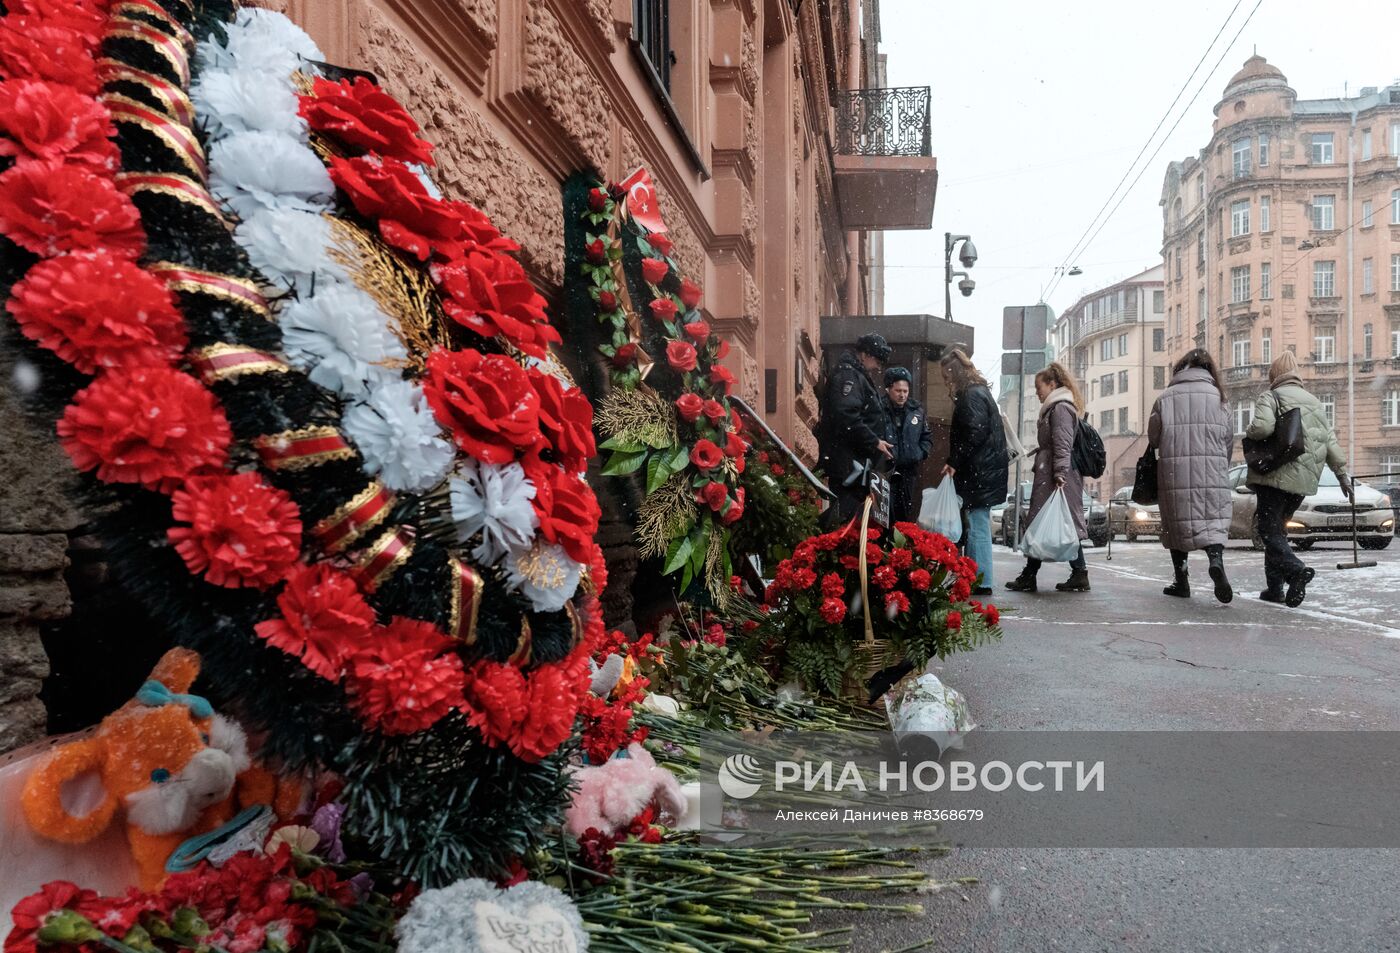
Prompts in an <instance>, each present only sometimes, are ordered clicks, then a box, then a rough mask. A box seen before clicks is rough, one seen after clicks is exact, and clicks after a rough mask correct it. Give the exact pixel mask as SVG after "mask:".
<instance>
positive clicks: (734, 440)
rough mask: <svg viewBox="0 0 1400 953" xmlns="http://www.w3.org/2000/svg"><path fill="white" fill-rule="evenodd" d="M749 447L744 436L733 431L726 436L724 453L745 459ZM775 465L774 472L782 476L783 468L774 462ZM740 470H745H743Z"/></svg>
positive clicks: (737, 459)
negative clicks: (781, 470)
mask: <svg viewBox="0 0 1400 953" xmlns="http://www.w3.org/2000/svg"><path fill="white" fill-rule="evenodd" d="M748 449H749V445H748V443H747V442H746V441H745V440H744V438H743V437H741V436H739V435H738V434H737V433H731V434H730V435H729V436H728V437H726V438H725V441H724V455H725V456H726V457H733V458H734V459H735V460H736V461H742V460H743V459H744V454H745V453H747V452H748ZM773 467H774V469H773V472H774V474H776V475H777V476H782V473H780V472H779V470H780V469H781V468H780V467H778V465H777V464H774V465H773ZM740 472H743V471H742V470H741V471H740Z"/></svg>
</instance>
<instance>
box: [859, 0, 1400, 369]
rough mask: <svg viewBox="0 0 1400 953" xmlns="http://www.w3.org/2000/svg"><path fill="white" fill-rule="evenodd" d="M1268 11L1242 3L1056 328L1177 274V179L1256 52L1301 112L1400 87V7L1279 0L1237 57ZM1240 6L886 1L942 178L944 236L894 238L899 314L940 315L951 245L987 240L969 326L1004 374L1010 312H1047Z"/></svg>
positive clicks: (897, 67) (892, 45)
mask: <svg viewBox="0 0 1400 953" xmlns="http://www.w3.org/2000/svg"><path fill="white" fill-rule="evenodd" d="M1254 4H1255V0H1242V2H1241V3H1240V4H1239V6H1238V9H1237V10H1235V12H1234V16H1233V17H1232V18H1231V19H1230V21H1229V25H1228V27H1227V28H1226V29H1225V32H1224V33H1223V34H1222V35H1221V37H1220V39H1219V41H1217V43H1216V46H1215V48H1214V49H1213V50H1212V51H1211V53H1210V55H1209V56H1208V57H1207V59H1206V61H1205V63H1204V64H1203V65H1202V66H1201V69H1200V71H1199V72H1198V73H1197V74H1196V77H1195V79H1194V80H1192V82H1191V84H1190V85H1189V86H1188V87H1187V90H1186V92H1185V94H1184V95H1183V96H1182V98H1181V101H1180V102H1179V103H1178V104H1177V106H1176V109H1175V110H1174V111H1173V112H1172V115H1171V118H1169V119H1168V120H1167V122H1166V124H1165V125H1164V126H1163V128H1162V131H1161V132H1160V133H1159V134H1158V139H1157V140H1156V141H1154V142H1153V145H1152V146H1151V147H1150V148H1149V149H1148V150H1147V153H1146V154H1145V155H1144V156H1143V160H1142V162H1145V161H1146V159H1147V156H1150V155H1151V154H1152V152H1153V151H1154V150H1155V149H1156V142H1157V141H1160V140H1161V138H1162V135H1163V134H1164V133H1165V132H1166V130H1167V129H1169V128H1170V127H1171V125H1172V123H1174V122H1175V121H1176V118H1177V116H1178V115H1179V114H1180V113H1181V111H1182V109H1183V107H1184V106H1185V104H1186V103H1187V102H1188V101H1189V100H1190V99H1191V97H1192V96H1194V95H1195V94H1196V92H1197V90H1198V89H1200V88H1201V83H1202V80H1205V86H1204V89H1202V91H1201V92H1200V95H1199V96H1198V97H1197V98H1196V101H1195V103H1194V104H1192V105H1191V107H1190V109H1189V110H1187V111H1186V114H1185V118H1184V119H1182V120H1181V124H1180V125H1179V126H1177V129H1176V131H1175V132H1174V133H1172V134H1171V135H1170V136H1169V137H1167V138H1166V145H1165V146H1164V147H1163V148H1162V150H1161V151H1160V152H1159V153H1158V154H1157V157H1156V158H1155V159H1153V160H1152V161H1151V163H1150V164H1149V165H1148V168H1147V171H1146V172H1145V173H1144V174H1143V175H1142V178H1141V179H1139V180H1138V183H1137V185H1136V186H1135V187H1134V188H1133V189H1132V191H1131V192H1130V193H1129V194H1128V197H1127V199H1126V201H1124V202H1123V204H1122V206H1121V207H1120V208H1119V210H1118V212H1117V213H1116V214H1115V215H1114V216H1113V218H1112V219H1111V220H1110V221H1109V223H1108V225H1107V227H1105V228H1104V229H1103V231H1102V232H1101V233H1100V234H1099V236H1098V237H1097V238H1096V239H1095V240H1094V241H1093V243H1092V244H1090V245H1089V246H1088V248H1087V249H1085V250H1084V251H1082V252H1080V253H1078V254H1076V255H1075V258H1074V260H1073V261H1071V262H1069V264H1078V265H1079V267H1081V268H1082V269H1083V270H1084V274H1083V276H1082V277H1079V278H1065V279H1064V280H1063V281H1062V282H1061V283H1060V285H1059V287H1058V289H1057V290H1056V291H1055V292H1054V293H1053V294H1052V295H1050V296H1049V297H1048V298H1047V300H1048V302H1049V304H1050V305H1051V306H1052V307H1053V308H1054V309H1055V311H1056V312H1057V313H1058V312H1060V311H1063V310H1064V309H1065V308H1067V307H1068V306H1069V305H1071V304H1073V303H1074V302H1075V300H1076V299H1077V298H1078V297H1079V296H1080V295H1081V294H1083V293H1085V292H1088V291H1092V290H1093V289H1095V288H1099V287H1103V286H1105V285H1108V284H1112V283H1113V282H1115V281H1119V280H1121V279H1123V278H1126V277H1128V276H1130V275H1133V274H1136V273H1137V272H1139V271H1141V270H1143V269H1145V268H1148V267H1151V266H1152V265H1154V264H1158V263H1160V261H1161V257H1160V252H1161V240H1162V214H1161V209H1160V208H1159V207H1158V205H1157V202H1158V200H1159V198H1160V196H1161V189H1162V178H1163V175H1164V174H1165V172H1166V166H1167V163H1168V162H1169V161H1171V160H1173V159H1182V158H1185V157H1186V156H1188V155H1195V154H1196V153H1197V152H1198V151H1199V150H1200V149H1201V148H1202V147H1203V146H1204V145H1205V144H1206V142H1207V140H1208V139H1209V137H1210V130H1211V121H1212V118H1213V116H1212V110H1213V108H1214V107H1215V104H1216V103H1217V102H1218V101H1219V99H1220V96H1221V94H1222V93H1223V92H1224V89H1225V84H1226V82H1227V81H1228V80H1229V78H1230V77H1231V76H1232V75H1233V74H1234V73H1235V72H1236V71H1237V70H1238V69H1239V68H1240V66H1241V65H1242V64H1243V63H1244V61H1245V59H1247V58H1248V57H1249V55H1250V53H1251V52H1252V51H1253V50H1254V48H1255V47H1257V48H1258V51H1259V53H1260V55H1262V56H1264V57H1265V58H1267V59H1268V60H1269V62H1270V63H1273V64H1275V65H1276V66H1278V67H1279V68H1280V69H1282V70H1283V72H1284V74H1285V75H1286V76H1287V77H1288V80H1289V85H1291V86H1292V87H1293V89H1294V90H1296V91H1297V93H1298V96H1299V98H1300V99H1318V98H1323V97H1328V96H1340V95H1342V92H1343V89H1344V87H1345V86H1346V85H1347V84H1350V90H1351V93H1352V94H1353V95H1355V93H1356V91H1357V90H1358V89H1360V88H1361V87H1363V86H1381V87H1384V86H1387V85H1389V84H1390V83H1391V82H1393V81H1395V80H1397V79H1400V49H1397V47H1396V45H1395V42H1394V40H1395V38H1396V37H1397V36H1400V2H1397V0H1334V2H1331V3H1320V2H1317V0H1310V2H1305V0H1262V2H1261V3H1260V5H1259V8H1258V10H1257V12H1255V13H1254V16H1253V18H1252V19H1251V20H1249V22H1248V25H1245V26H1244V30H1243V32H1241V33H1240V34H1239V39H1237V40H1235V41H1234V45H1233V47H1231V48H1230V49H1229V50H1228V52H1225V47H1226V45H1227V44H1229V42H1230V39H1231V38H1232V37H1233V36H1234V35H1235V33H1236V31H1237V30H1238V29H1239V28H1240V26H1241V25H1242V24H1244V23H1245V19H1246V17H1247V16H1248V15H1249V12H1250V10H1251V9H1252V8H1253V7H1254ZM1234 6H1235V3H1234V0H1177V2H1175V3H1172V4H1168V5H1165V6H1164V5H1161V4H1148V3H1141V2H1137V0H1130V2H1123V0H1080V2H1077V3H1073V4H1055V3H1045V2H1044V0H997V2H995V3H975V2H972V0H953V2H938V3H933V2H930V0H880V13H881V26H882V34H883V44H882V49H883V50H884V52H885V53H887V54H888V74H889V83H890V85H891V86H930V87H932V90H933V95H932V100H933V105H932V110H933V115H932V123H933V154H934V155H935V156H937V157H938V173H939V182H938V199H937V204H936V206H935V209H934V216H933V229H932V230H931V231H927V232H887V233H886V236H887V237H886V244H885V264H886V271H885V282H886V285H885V287H886V291H885V310H886V312H887V313H889V314H907V313H928V314H938V315H941V314H942V313H943V310H944V308H943V233H944V232H948V231H951V232H954V233H967V234H971V235H972V236H973V238H974V240H975V242H976V245H977V251H978V255H979V259H978V262H977V265H976V266H975V267H974V268H973V269H972V276H973V278H975V279H976V281H977V290H976V291H975V292H974V294H973V296H972V297H971V298H962V297H960V296H959V295H958V294H957V290H956V288H954V292H953V317H954V319H955V320H958V321H962V322H966V323H970V324H972V325H974V326H975V327H976V329H977V330H976V352H977V353H976V355H975V360H976V362H977V364H978V366H979V367H981V368H982V369H983V371H984V372H985V371H988V370H989V369H991V368H993V367H995V366H997V364H996V361H997V357H996V356H997V354H998V353H999V352H1000V345H1001V330H1000V325H1001V309H1002V308H1003V307H1005V306H1008V305H1021V304H1034V303H1035V302H1036V301H1037V300H1039V295H1040V291H1041V289H1042V288H1044V287H1045V286H1046V285H1047V284H1048V283H1050V282H1051V281H1052V278H1053V272H1054V269H1055V267H1056V266H1057V265H1060V264H1064V263H1066V256H1067V255H1068V254H1069V253H1070V250H1071V248H1072V246H1073V245H1074V244H1075V242H1076V240H1078V239H1079V237H1080V235H1081V234H1082V233H1083V232H1084V230H1085V229H1086V228H1087V227H1088V226H1089V224H1090V221H1091V220H1092V218H1093V217H1094V214H1095V212H1097V211H1098V210H1099V208H1100V206H1102V205H1103V204H1104V202H1105V201H1106V200H1107V199H1108V197H1109V193H1110V191H1111V190H1112V188H1113V186H1114V183H1116V182H1117V181H1118V180H1119V179H1120V178H1121V177H1122V176H1123V173H1124V172H1125V171H1126V170H1127V168H1128V165H1129V163H1131V162H1132V160H1133V157H1134V156H1135V155H1136V154H1137V152H1138V150H1139V149H1140V148H1142V146H1143V144H1144V142H1146V141H1147V139H1148V135H1149V134H1150V133H1151V132H1152V129H1153V127H1154V126H1156V125H1157V122H1158V120H1159V119H1161V117H1162V115H1163V113H1164V112H1165V111H1166V109H1167V106H1168V104H1170V103H1171V101H1172V99H1173V97H1175V96H1176V94H1177V91H1178V90H1179V89H1181V86H1182V84H1183V83H1184V82H1185V81H1186V78H1187V76H1189V75H1190V74H1191V71H1192V68H1193V67H1194V66H1195V65H1196V63H1197V61H1198V60H1200V58H1201V56H1202V54H1203V53H1204V52H1205V50H1206V46H1207V44H1208V43H1210V41H1211V38H1212V37H1213V36H1215V34H1216V31H1217V30H1219V29H1220V27H1221V24H1222V23H1224V22H1225V18H1226V15H1227V14H1229V13H1230V11H1231V8H1232V7H1234ZM1222 53H1224V54H1225V58H1224V60H1223V62H1220V65H1219V67H1218V68H1216V69H1215V71H1214V73H1213V74H1210V76H1209V79H1206V77H1207V74H1208V73H1210V71H1211V69H1212V67H1215V65H1216V63H1217V61H1220V56H1221V54H1222ZM1140 165H1141V163H1140ZM1136 174H1137V172H1136V170H1135V171H1134V173H1133V176H1136ZM1133 176H1130V177H1129V181H1132V178H1133ZM1116 201H1117V200H1116V199H1115V203H1116Z"/></svg>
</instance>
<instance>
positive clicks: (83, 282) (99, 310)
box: [7, 251, 186, 374]
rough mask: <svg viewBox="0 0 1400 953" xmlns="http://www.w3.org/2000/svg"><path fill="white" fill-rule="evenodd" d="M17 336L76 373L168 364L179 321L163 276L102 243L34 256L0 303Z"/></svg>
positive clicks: (177, 344)
mask: <svg viewBox="0 0 1400 953" xmlns="http://www.w3.org/2000/svg"><path fill="white" fill-rule="evenodd" d="M7 307H8V308H9V310H10V314H12V315H14V318H15V321H16V322H18V324H19V327H20V330H21V331H22V332H23V333H24V336H25V337H27V338H29V339H30V340H32V341H35V342H37V343H38V344H39V345H40V346H41V347H43V348H46V349H47V350H50V351H53V352H54V353H55V354H57V355H58V356H59V357H61V358H63V360H65V361H67V362H68V363H69V364H72V365H73V366H74V367H76V368H77V369H78V370H80V371H82V372H83V373H84V374H94V373H96V372H97V371H98V370H101V369H103V368H109V367H139V366H145V365H153V364H173V363H175V361H176V360H178V359H179V357H180V354H181V353H182V352H183V351H184V349H185V344H186V338H185V321H184V318H183V317H182V316H181V315H180V312H179V311H178V310H176V308H175V300H174V298H173V297H172V296H171V294H170V290H169V289H168V288H167V287H166V286H165V283H164V282H162V281H161V280H160V279H158V278H156V277H155V276H154V275H152V274H151V273H150V272H147V271H143V270H141V269H140V268H138V267H136V266H135V265H134V264H132V263H131V262H129V261H125V260H123V259H120V258H115V257H113V256H112V255H110V254H108V253H107V252H105V251H99V252H92V253H86V252H85V253H77V254H71V255H60V256H59V257H57V258H50V259H49V260H48V261H41V262H39V263H38V264H37V265H35V266H34V267H33V268H31V269H29V273H28V274H26V275H25V276H24V278H23V279H21V280H20V281H19V282H18V283H17V284H16V285H15V286H14V288H13V289H12V290H11V294H10V300H9V302H8V304H7Z"/></svg>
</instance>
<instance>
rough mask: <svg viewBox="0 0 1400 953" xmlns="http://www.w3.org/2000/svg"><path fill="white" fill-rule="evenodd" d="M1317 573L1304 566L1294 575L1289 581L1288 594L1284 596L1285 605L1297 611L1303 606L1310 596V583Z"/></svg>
mask: <svg viewBox="0 0 1400 953" xmlns="http://www.w3.org/2000/svg"><path fill="white" fill-rule="evenodd" d="M1316 575H1317V571H1316V570H1315V569H1313V568H1312V567H1311V566H1304V567H1303V568H1302V569H1300V570H1298V571H1297V572H1296V573H1294V574H1293V575H1292V576H1291V577H1289V580H1288V592H1287V593H1285V594H1284V597H1283V604H1284V605H1286V606H1288V608H1290V609H1296V608H1298V607H1299V606H1300V605H1302V604H1303V600H1304V599H1305V598H1307V595H1308V583H1310V582H1312V580H1313V576H1316Z"/></svg>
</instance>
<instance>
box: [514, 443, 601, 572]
mask: <svg viewBox="0 0 1400 953" xmlns="http://www.w3.org/2000/svg"><path fill="white" fill-rule="evenodd" d="M524 466H525V475H526V476H528V477H529V478H530V482H531V483H533V484H534V485H535V498H534V500H533V501H532V502H533V505H534V508H535V515H536V516H538V517H539V520H540V529H539V533H540V536H541V537H542V538H543V539H544V540H545V541H546V542H550V543H556V544H558V545H559V546H562V547H563V548H564V552H565V553H567V554H568V556H569V558H570V559H572V560H574V561H575V562H580V563H587V562H588V561H589V559H590V558H591V557H592V554H593V553H592V547H593V537H594V536H595V535H597V532H598V519H599V518H600V517H601V516H602V510H601V509H600V508H599V506H598V498H597V497H595V496H594V495H593V490H592V489H590V488H589V486H588V484H587V483H585V482H584V481H583V480H581V479H579V478H578V477H577V476H575V475H574V474H572V473H565V472H564V471H563V470H562V469H560V468H559V467H557V466H555V465H554V464H552V463H547V462H545V461H543V460H541V459H539V457H538V456H530V457H526V458H525V460H524Z"/></svg>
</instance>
